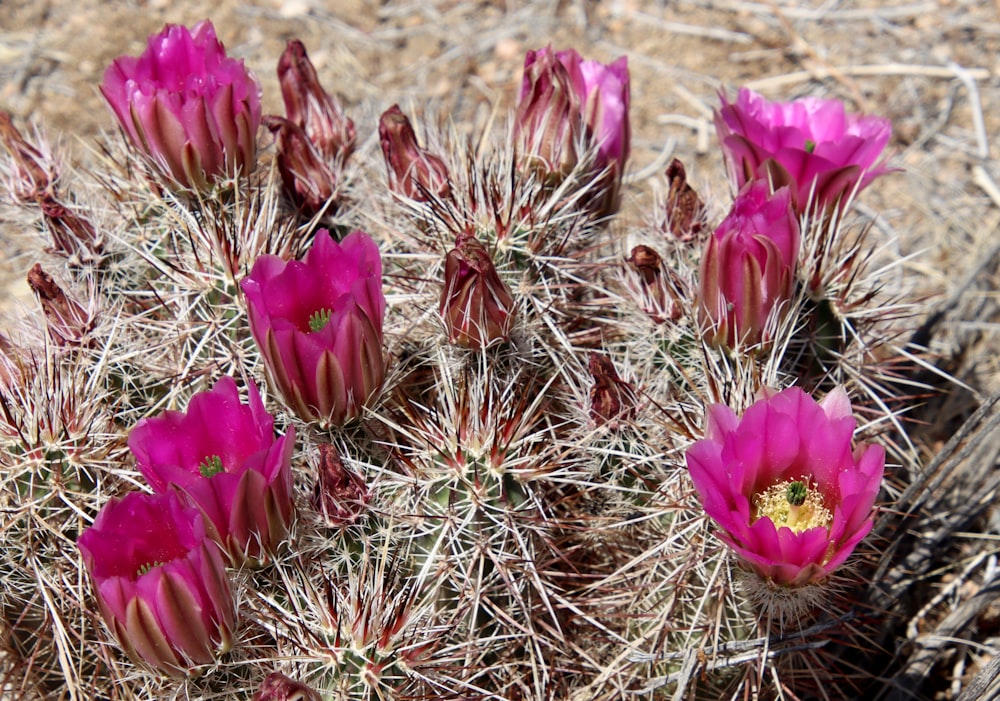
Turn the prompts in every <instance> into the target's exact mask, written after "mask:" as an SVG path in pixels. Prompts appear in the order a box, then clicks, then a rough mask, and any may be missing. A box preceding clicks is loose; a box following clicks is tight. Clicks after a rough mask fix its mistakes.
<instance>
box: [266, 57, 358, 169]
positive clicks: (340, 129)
mask: <svg viewBox="0 0 1000 701" xmlns="http://www.w3.org/2000/svg"><path fill="white" fill-rule="evenodd" d="M278 81H279V82H280V83H281V97H282V98H283V99H284V101H285V115H286V116H287V117H288V121H289V122H291V123H292V124H295V125H296V126H298V127H299V128H300V129H302V131H303V132H305V136H306V138H307V139H308V140H309V143H311V144H312V145H313V146H314V147H315V149H316V151H317V152H318V153H319V156H320V158H321V159H322V160H323V161H324V162H325V163H326V164H327V165H330V166H331V167H333V168H335V169H339V168H340V167H341V166H342V165H343V164H344V163H346V162H347V159H348V158H349V157H350V155H351V154H352V153H353V152H354V140H355V131H354V122H352V121H351V120H350V118H348V117H347V116H346V115H345V114H344V112H343V110H341V109H340V105H338V104H337V101H336V100H335V99H334V98H333V96H332V95H330V94H329V93H328V92H326V91H325V90H323V86H322V85H320V84H319V77H318V76H317V75H316V69H315V68H314V67H313V64H312V61H310V60H309V56H307V55H306V48H305V46H303V45H302V42H301V41H298V40H297V39H293V40H291V41H289V42H288V46H286V47H285V51H284V53H283V54H281V58H280V59H279V60H278Z"/></svg>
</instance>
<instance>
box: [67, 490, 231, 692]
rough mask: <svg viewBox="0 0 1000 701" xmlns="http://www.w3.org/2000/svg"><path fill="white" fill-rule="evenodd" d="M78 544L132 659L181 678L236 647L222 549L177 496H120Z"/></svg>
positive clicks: (112, 625)
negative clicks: (195, 666) (233, 646)
mask: <svg viewBox="0 0 1000 701" xmlns="http://www.w3.org/2000/svg"><path fill="white" fill-rule="evenodd" d="M77 546H78V547H79V548H80V554H81V555H82V556H83V562H84V564H85V565H86V567H87V571H88V572H89V573H90V578H91V580H92V581H93V583H94V593H95V595H96V596H97V603H98V605H99V606H100V609H101V614H102V615H103V617H104V621H105V623H107V626H108V628H109V629H110V630H111V632H112V633H113V634H114V635H115V637H116V638H118V642H119V643H121V646H122V647H123V648H124V649H125V652H126V653H128V655H129V657H131V658H132V659H134V660H136V661H142V662H145V663H147V664H149V665H150V666H152V667H154V668H156V669H158V670H160V671H161V672H164V673H166V674H170V675H175V676H181V675H183V674H185V673H186V672H187V671H188V669H189V668H190V667H192V666H194V665H202V664H209V663H211V662H212V661H213V660H215V656H216V654H217V653H220V652H225V651H227V650H229V648H230V647H231V646H232V644H233V624H234V620H235V618H236V606H235V602H234V599H233V595H232V592H231V590H230V588H229V580H228V579H227V578H226V570H225V563H224V561H223V557H222V552H221V551H220V550H219V546H218V545H216V544H215V543H214V542H213V541H212V540H211V539H210V538H208V537H207V536H206V535H205V526H204V522H203V519H202V515H201V513H200V512H199V511H198V509H195V508H193V507H188V506H185V505H184V504H183V503H182V502H181V500H180V497H179V496H178V495H177V494H175V493H173V492H168V493H166V494H143V493H141V492H132V493H130V494H128V495H126V496H125V497H124V498H123V499H113V500H112V501H110V502H108V503H107V504H105V505H104V508H103V509H101V512H100V513H99V514H98V515H97V518H96V519H95V520H94V523H93V525H92V526H90V527H89V528H87V529H86V530H84V532H83V533H81V534H80V537H79V538H78V539H77Z"/></svg>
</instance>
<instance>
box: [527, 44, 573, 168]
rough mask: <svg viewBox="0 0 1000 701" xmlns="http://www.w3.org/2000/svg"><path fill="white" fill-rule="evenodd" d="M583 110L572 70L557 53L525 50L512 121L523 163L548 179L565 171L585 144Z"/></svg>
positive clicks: (546, 49)
mask: <svg viewBox="0 0 1000 701" xmlns="http://www.w3.org/2000/svg"><path fill="white" fill-rule="evenodd" d="M581 109H582V108H581V103H580V94H579V91H578V90H577V88H576V86H575V85H574V81H573V78H572V76H571V75H570V71H569V70H568V69H567V67H566V66H565V65H563V63H562V62H561V61H560V60H559V58H558V57H557V56H556V54H555V52H554V51H552V49H551V48H548V47H546V48H544V49H539V50H538V51H529V52H528V53H527V55H526V56H525V59H524V78H523V81H522V84H521V99H520V101H519V102H518V105H517V112H516V114H515V122H514V134H515V136H516V137H517V143H518V147H519V149H520V154H521V156H520V158H521V166H522V167H524V168H526V169H528V170H530V171H534V172H536V173H538V175H539V176H540V178H541V179H542V180H543V181H546V182H554V183H558V182H560V181H562V180H563V178H565V177H566V176H567V175H569V173H570V172H571V171H572V170H573V168H575V167H576V164H577V162H578V160H579V158H580V153H579V148H580V145H581V144H583V134H584V123H583V117H582V112H581Z"/></svg>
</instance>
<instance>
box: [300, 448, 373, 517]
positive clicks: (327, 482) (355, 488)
mask: <svg viewBox="0 0 1000 701" xmlns="http://www.w3.org/2000/svg"><path fill="white" fill-rule="evenodd" d="M319 460H320V461H319V477H318V478H317V479H316V484H315V485H314V486H313V492H312V505H313V508H314V509H316V511H317V512H319V513H321V514H322V515H323V517H324V519H326V522H327V524H329V525H330V526H350V525H351V524H353V523H356V522H357V521H358V519H360V518H361V516H362V515H363V514H364V512H365V510H366V508H367V505H368V501H369V500H370V499H371V493H369V491H368V487H367V486H366V485H365V481H364V479H363V478H362V477H361V476H360V475H358V474H356V473H354V472H352V471H350V470H348V469H347V468H346V467H344V462H343V461H342V460H341V459H340V456H339V455H338V454H337V449H336V448H334V447H333V446H332V445H329V444H327V443H321V444H320V446H319Z"/></svg>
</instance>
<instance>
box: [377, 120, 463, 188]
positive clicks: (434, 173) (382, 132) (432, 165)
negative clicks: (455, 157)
mask: <svg viewBox="0 0 1000 701" xmlns="http://www.w3.org/2000/svg"><path fill="white" fill-rule="evenodd" d="M378 135H379V139H380V141H381V142H382V155H383V156H384V157H385V165H386V167H387V168H388V170H389V189H390V190H392V191H393V192H394V193H396V194H397V195H400V196H401V197H406V198H408V199H411V200H416V201H417V202H426V201H427V200H428V199H429V198H430V197H438V198H442V199H447V198H449V197H451V182H450V179H449V177H450V176H449V173H448V166H447V165H446V164H445V162H444V160H443V159H442V158H441V157H440V156H436V155H434V154H433V153H431V152H429V151H427V150H426V149H423V148H421V147H420V146H419V145H418V144H417V135H416V134H415V133H414V131H413V126H412V125H411V124H410V120H409V119H408V118H407V116H406V115H405V114H403V112H402V110H400V109H399V105H393V106H392V107H390V108H389V109H387V110H386V111H385V112H383V113H382V117H381V118H380V119H379V122H378Z"/></svg>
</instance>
